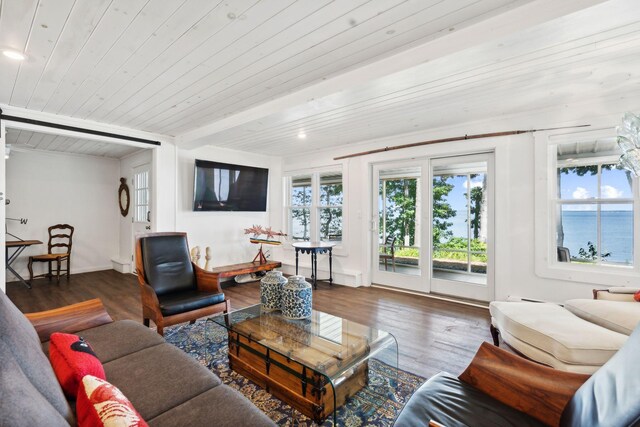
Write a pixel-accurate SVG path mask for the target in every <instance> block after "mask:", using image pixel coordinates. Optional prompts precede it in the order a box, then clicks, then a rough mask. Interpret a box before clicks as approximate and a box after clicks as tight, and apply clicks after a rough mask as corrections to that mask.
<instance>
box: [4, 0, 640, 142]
mask: <svg viewBox="0 0 640 427" xmlns="http://www.w3.org/2000/svg"><path fill="white" fill-rule="evenodd" d="M537 1H539V0H537ZM532 2H533V3H535V2H536V0H455V1H452V0H348V1H330V0H314V1H311V0H297V1H294V0H263V1H259V0H233V1H211V0H182V1H177V0H92V1H76V0H3V1H2V2H1V10H0V12H1V15H0V48H12V49H16V50H19V51H24V52H26V54H27V56H28V58H27V60H26V61H24V62H14V61H11V60H10V59H9V58H6V57H4V56H2V55H0V104H4V105H9V106H14V107H21V108H27V109H30V110H35V111H43V112H47V113H53V114H58V115H62V116H68V117H74V118H81V119H88V120H93V121H97V122H102V123H108V124H114V125H119V126H124V127H128V128H132V129H137V130H144V131H149V132H154V133H158V134H164V135H177V136H181V135H185V134H188V133H189V132H192V131H194V130H197V129H200V128H203V127H205V126H207V125H210V124H211V123H216V122H219V121H223V120H226V119H228V118H230V117H236V116H238V115H240V114H242V112H244V111H247V110H248V109H251V108H254V107H255V106H257V105H261V104H263V103H265V102H269V101H273V100H277V99H280V98H283V97H286V96H287V95H290V94H292V93H296V91H300V90H302V89H303V88H308V87H312V86H313V85H318V84H321V83H322V82H323V81H325V80H330V79H331V78H333V77H335V76H339V75H341V74H344V73H347V72H352V71H354V70H355V71H357V70H358V69H359V68H361V67H363V66H366V65H368V64H374V63H375V62H376V61H379V60H381V59H384V58H387V57H389V56H390V55H393V54H398V53H400V52H402V51H405V50H407V49H410V48H412V47H415V46H419V45H423V44H425V43H430V42H433V41H434V40H445V41H446V40H447V37H451V36H452V34H453V33H454V32H457V31H459V30H460V29H463V28H471V27H473V26H474V25H476V24H478V23H481V22H485V21H487V20H489V19H491V18H492V17H499V16H502V14H505V13H507V12H508V11H512V10H517V9H518V8H521V7H524V6H525V5H527V4H529V3H532ZM571 2H573V3H578V2H580V0H571ZM583 3H585V4H586V5H587V6H588V3H589V1H583ZM591 3H597V1H593V2H591ZM558 8H560V6H558ZM469 44H470V45H473V43H471V41H470V43H469ZM639 53H640V8H638V7H637V0H610V1H608V2H604V3H601V4H599V5H596V6H593V7H590V8H586V9H584V10H582V11H578V12H575V13H572V14H569V15H566V16H564V17H559V18H557V19H553V20H551V21H549V22H547V23H543V24H541V25H537V26H535V27H532V28H527V29H524V30H522V31H517V32H514V33H512V34H510V35H508V36H506V37H503V38H502V39H500V40H496V41H492V42H491V43H485V44H482V45H479V46H472V47H469V48H468V49H463V50H461V51H460V50H458V51H452V52H450V53H449V54H448V53H447V52H444V53H442V54H441V55H440V56H439V57H438V58H436V59H433V60H431V61H429V62H426V63H422V64H419V65H417V66H413V67H411V68H408V69H406V70H405V71H401V72H398V73H394V74H391V75H388V76H385V77H381V78H375V79H370V78H369V79H368V78H366V75H363V78H362V81H360V82H358V84H356V85H354V86H353V87H350V88H348V89H347V90H340V91H339V92H336V93H333V92H331V91H328V92H327V93H324V94H323V95H322V96H320V97H317V98H316V99H314V100H312V101H310V102H306V103H301V104H300V105H296V106H292V107H289V108H286V109H282V110H276V111H269V112H268V114H264V115H263V117H260V118H258V119H252V120H244V121H242V120H238V123H237V124H236V125H235V126H233V127H231V128H229V129H224V130H222V131H218V132H216V133H213V134H211V135H207V137H206V138H205V140H206V143H209V144H213V145H219V146H224V147H229V148H234V149H240V150H249V151H258V152H269V153H271V154H295V153H296V152H305V151H309V150H314V149H320V148H326V147H330V146H332V145H341V144H345V143H353V142H359V141H362V140H366V139H370V138H377V137H383V136H388V135H393V134H398V133H404V132H408V131H411V130H417V129H428V128H432V127H440V126H444V125H448V124H455V123H460V122H466V121H469V120H477V119H482V118H487V117H491V116H496V115H504V114H511V113H515V112H521V111H529V110H535V109H540V108H546V107H548V106H550V105H558V104H562V103H567V102H574V101H579V100H587V99H593V98H594V97H595V98H602V99H605V98H606V99H608V98H611V97H615V96H620V94H623V93H627V94H628V93H630V92H633V93H637V91H638V89H639V86H638V84H639V82H640V81H639V78H640V76H639V73H638V70H640V55H639ZM634 91H635V92H634ZM301 131H304V132H305V133H306V135H307V139H306V140H305V141H304V143H301V141H300V140H298V138H297V135H298V133H299V132H301Z"/></svg>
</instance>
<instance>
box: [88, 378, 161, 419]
mask: <svg viewBox="0 0 640 427" xmlns="http://www.w3.org/2000/svg"><path fill="white" fill-rule="evenodd" d="M76 413H77V416H78V426H79V427H111V426H112V427H116V426H123V427H148V424H147V423H146V422H145V421H144V420H143V419H142V416H140V414H139V413H138V411H136V409H135V408H134V407H133V405H132V404H131V402H129V399H127V397H126V396H125V395H124V394H122V392H121V391H120V390H118V387H116V386H114V385H113V384H111V383H109V382H108V381H105V380H103V379H100V378H96V377H94V376H93V375H86V376H85V377H84V378H83V379H82V382H81V383H80V388H79V390H78V400H77V402H76Z"/></svg>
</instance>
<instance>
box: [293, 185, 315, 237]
mask: <svg viewBox="0 0 640 427" xmlns="http://www.w3.org/2000/svg"><path fill="white" fill-rule="evenodd" d="M291 206H292V208H293V209H291V218H292V222H293V223H294V224H296V223H297V224H300V225H301V226H302V227H303V231H302V235H301V236H296V235H293V236H292V237H293V238H294V239H301V240H309V221H310V219H309V216H310V212H309V208H308V206H311V184H310V183H299V184H298V183H295V182H294V184H293V186H292V188H291ZM296 206H299V207H296Z"/></svg>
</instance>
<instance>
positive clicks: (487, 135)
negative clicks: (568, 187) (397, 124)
mask: <svg viewBox="0 0 640 427" xmlns="http://www.w3.org/2000/svg"><path fill="white" fill-rule="evenodd" d="M588 126H591V125H577V126H564V127H558V128H547V129H531V130H509V131H505V132H493V133H478V134H475V135H464V136H454V137H450V138H442V139H432V140H431V141H421V142H412V143H410V144H402V145H396V146H394V147H384V148H377V149H375V150H369V151H362V152H360V153H353V154H347V155H346V156H338V157H334V158H333V160H342V159H348V158H351V157H360V156H366V155H367V154H375V153H384V152H385V151H393V150H402V149H403V148H411V147H420V146H421V145H431V144H441V143H443V142H452V141H465V140H467V139H481V138H492V137H496V136H508V135H520V134H523V133H533V132H542V131H547V130H559V129H571V128H584V127H588Z"/></svg>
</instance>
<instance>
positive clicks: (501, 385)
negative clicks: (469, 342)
mask: <svg viewBox="0 0 640 427" xmlns="http://www.w3.org/2000/svg"><path fill="white" fill-rule="evenodd" d="M458 378H459V379H460V380H461V381H463V382H465V383H467V384H470V385H472V386H473V387H475V388H477V389H479V390H480V391H482V392H483V393H485V394H487V395H489V396H491V397H493V398H494V399H496V400H499V401H501V402H502V403H504V404H506V405H508V406H510V407H512V408H515V409H517V410H519V411H522V412H524V413H526V414H528V415H530V416H532V417H534V418H536V419H538V420H540V421H542V422H543V423H545V424H547V425H551V426H556V425H558V424H559V422H560V416H561V415H562V411H563V410H564V407H565V406H566V404H567V402H569V400H570V399H571V397H572V396H573V395H574V394H575V392H576V390H577V389H578V388H579V387H580V386H581V385H582V384H583V383H584V382H585V381H586V380H587V379H588V378H589V375H583V374H574V373H570V372H564V371H559V370H556V369H552V368H549V367H546V366H543V365H540V364H537V363H535V362H532V361H529V360H526V359H524V358H522V357H520V356H516V355H514V354H511V353H509V352H507V351H505V350H503V349H501V348H498V347H495V346H493V345H491V344H489V343H486V342H485V343H482V345H481V346H480V349H479V350H478V352H477V353H476V355H475V357H474V358H473V360H472V361H471V364H469V366H468V367H467V369H466V370H465V371H464V372H463V373H462V374H461V375H460V376H459V377H458Z"/></svg>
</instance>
